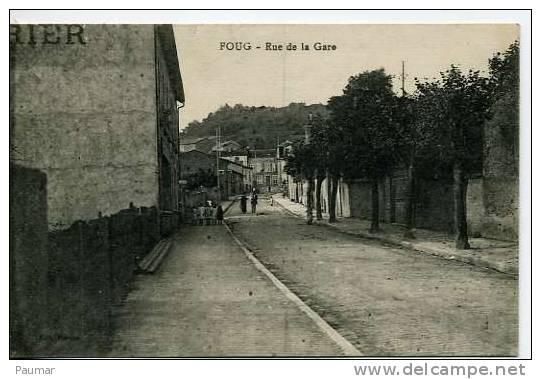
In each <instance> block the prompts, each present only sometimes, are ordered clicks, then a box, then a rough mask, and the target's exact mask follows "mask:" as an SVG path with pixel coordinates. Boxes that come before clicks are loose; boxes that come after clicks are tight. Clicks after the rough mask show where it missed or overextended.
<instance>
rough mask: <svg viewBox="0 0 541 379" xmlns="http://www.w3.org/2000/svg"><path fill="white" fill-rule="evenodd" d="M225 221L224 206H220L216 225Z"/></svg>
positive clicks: (217, 210) (217, 209)
mask: <svg viewBox="0 0 541 379" xmlns="http://www.w3.org/2000/svg"><path fill="white" fill-rule="evenodd" d="M223 220H224V210H223V208H222V205H221V204H220V205H218V206H217V207H216V223H217V224H221V223H222V221H223Z"/></svg>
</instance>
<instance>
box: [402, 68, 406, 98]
mask: <svg viewBox="0 0 541 379" xmlns="http://www.w3.org/2000/svg"><path fill="white" fill-rule="evenodd" d="M405 81H406V75H405V74H404V61H402V97H404V96H406V89H405V85H404V83H405Z"/></svg>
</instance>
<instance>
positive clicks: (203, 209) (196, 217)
mask: <svg viewBox="0 0 541 379" xmlns="http://www.w3.org/2000/svg"><path fill="white" fill-rule="evenodd" d="M223 220H224V210H223V208H222V205H221V204H216V203H215V202H214V201H212V200H208V201H206V202H205V203H200V204H199V206H198V207H195V208H193V222H194V225H200V226H203V225H218V224H221V223H222V222H223Z"/></svg>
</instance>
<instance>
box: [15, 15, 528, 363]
mask: <svg viewBox="0 0 541 379" xmlns="http://www.w3.org/2000/svg"><path fill="white" fill-rule="evenodd" d="M520 32H521V26H520V25H518V24H516V23H464V22H458V21H457V22H446V23H423V24H421V23H418V24H416V23H409V24H398V23H395V24H393V23H356V24H354V23H342V24H337V23H335V24H283V23H282V24H279V23H274V24H238V23H237V24H235V23H230V24H223V23H222V24H186V23H184V24H183V23H178V24H91V23H71V24H65V23H63V24H27V23H13V22H12V24H11V25H10V30H9V38H10V40H9V47H10V55H9V59H10V61H9V69H10V70H9V74H10V87H9V90H10V108H9V109H10V129H9V133H10V142H9V148H10V153H9V159H10V167H9V170H10V171H9V175H10V176H9V180H10V187H9V205H10V215H9V217H10V218H9V222H10V225H9V226H10V232H9V233H10V234H9V239H10V250H9V257H10V261H9V262H10V267H9V269H10V313H9V316H10V335H9V338H10V340H9V346H10V357H11V358H28V357H32V358H37V357H45V358H53V357H55V358H57V357H59V358H67V357H99V358H120V357H138V358H149V357H158V358H166V357H173V358H186V357H220V358H221V357H344V356H347V357H366V356H368V357H515V356H517V355H518V354H519V316H518V315H519V301H522V299H520V298H519V291H518V288H519V280H518V279H519V276H520V275H522V272H519V261H520V260H519V244H518V241H519V235H520V230H519V216H520V214H521V206H520V204H521V199H520V197H519V192H520V191H519V174H522V173H521V172H519V159H520V146H519V145H520V144H519V137H520V135H521V129H520V123H519V121H520V119H521V117H522V115H521V114H519V113H520V112H519V109H520V107H519V105H520V103H521V98H520V96H519V93H520V81H519V73H520V70H519V67H520V52H521V48H522V47H521V39H520ZM522 254H529V252H524V251H521V259H522V256H523V255H522ZM527 337H528V336H526V337H525V338H527ZM521 338H522V337H521Z"/></svg>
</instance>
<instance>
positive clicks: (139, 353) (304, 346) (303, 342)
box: [109, 225, 342, 357]
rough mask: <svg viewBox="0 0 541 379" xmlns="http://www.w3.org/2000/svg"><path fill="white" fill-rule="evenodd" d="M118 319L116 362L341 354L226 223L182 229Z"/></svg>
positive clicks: (139, 279) (113, 354)
mask: <svg viewBox="0 0 541 379" xmlns="http://www.w3.org/2000/svg"><path fill="white" fill-rule="evenodd" d="M116 319H117V332H116V335H115V338H114V342H113V350H112V351H111V352H110V354H109V355H110V356H111V357H198V356H296V355H297V356H298V355H301V356H336V355H342V350H341V349H340V348H339V346H337V345H336V343H335V342H334V341H333V340H332V339H330V338H329V337H328V336H327V334H325V333H324V332H323V331H322V330H321V329H320V328H319V327H318V326H317V325H316V324H315V323H314V322H313V321H312V320H311V319H310V318H308V317H307V316H306V315H305V314H304V313H303V312H302V311H301V310H300V309H299V308H298V307H297V306H296V305H295V304H294V303H293V302H292V301H291V300H289V299H288V298H287V297H286V296H285V295H284V294H283V293H282V292H280V290H279V289H278V288H276V287H275V286H274V285H273V284H272V283H271V281H270V280H269V279H268V278H267V277H266V276H265V275H263V274H262V273H261V272H260V271H258V270H257V268H256V267H255V266H254V264H253V263H252V262H251V261H250V260H249V259H248V258H247V257H246V255H245V254H244V253H243V252H242V250H241V249H240V248H239V247H238V246H237V245H236V244H235V242H234V241H233V239H232V238H231V236H230V235H229V234H228V232H227V231H226V229H225V228H224V226H222V225H215V226H201V227H183V229H182V231H181V232H180V234H179V235H178V236H177V237H176V238H175V239H174V241H173V246H172V248H171V251H170V252H169V255H168V257H167V258H166V259H165V261H164V262H163V263H162V265H161V267H160V269H159V270H158V271H157V272H156V274H154V275H140V276H138V277H137V280H136V281H135V283H134V289H133V290H132V291H131V292H130V294H129V295H128V298H127V299H126V301H125V303H124V305H123V306H121V307H120V308H119V309H118V310H117V314H116Z"/></svg>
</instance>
